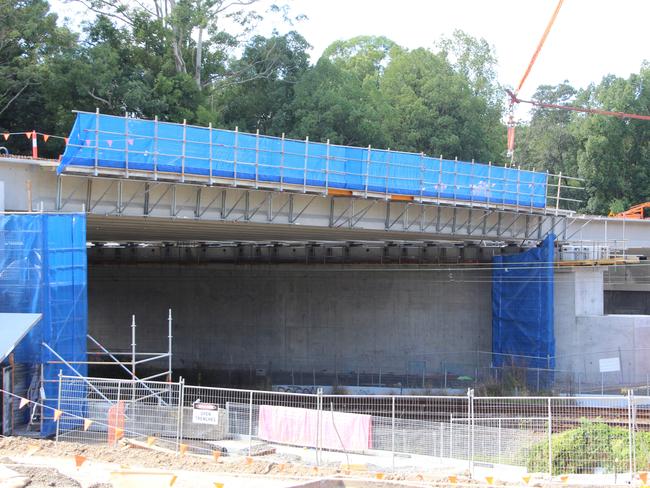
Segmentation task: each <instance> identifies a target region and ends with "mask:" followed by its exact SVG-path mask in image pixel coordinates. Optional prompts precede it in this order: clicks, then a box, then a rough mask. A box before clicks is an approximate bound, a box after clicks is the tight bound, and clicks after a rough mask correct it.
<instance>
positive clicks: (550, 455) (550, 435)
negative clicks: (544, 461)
mask: <svg viewBox="0 0 650 488" xmlns="http://www.w3.org/2000/svg"><path fill="white" fill-rule="evenodd" d="M551 422H552V415H551V397H548V475H549V476H550V477H551V479H552V478H553V426H552V424H551Z"/></svg>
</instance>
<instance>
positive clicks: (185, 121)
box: [181, 119, 187, 182]
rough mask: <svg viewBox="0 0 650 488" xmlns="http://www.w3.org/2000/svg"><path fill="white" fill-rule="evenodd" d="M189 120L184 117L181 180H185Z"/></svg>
mask: <svg viewBox="0 0 650 488" xmlns="http://www.w3.org/2000/svg"><path fill="white" fill-rule="evenodd" d="M186 146H187V120H186V119H183V141H182V143H181V181H182V182H184V181H185V154H186V152H187V147H186Z"/></svg>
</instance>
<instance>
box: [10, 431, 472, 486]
mask: <svg viewBox="0 0 650 488" xmlns="http://www.w3.org/2000/svg"><path fill="white" fill-rule="evenodd" d="M77 455H81V456H84V457H86V458H87V459H89V460H94V461H103V462H108V463H116V464H118V465H121V466H122V467H124V468H134V467H138V468H158V469H165V470H184V471H199V472H202V473H205V472H215V473H233V474H237V475H273V476H275V477H278V476H280V477H287V478H293V477H296V478H324V477H361V478H371V479H377V480H379V479H381V480H382V481H412V482H415V484H416V485H421V484H424V483H426V484H427V485H429V483H431V482H433V483H434V484H436V485H438V486H440V484H441V482H444V481H446V478H444V479H443V478H440V477H438V478H436V477H434V476H432V475H430V474H426V473H423V474H417V473H377V472H371V471H365V470H360V469H359V467H354V466H353V467H352V469H351V470H347V469H342V467H341V466H340V465H337V466H320V467H316V466H309V465H306V464H303V463H298V462H290V461H285V460H283V459H279V458H278V456H274V455H270V456H255V457H252V458H247V457H241V456H237V457H234V456H233V457H230V456H228V457H221V458H220V459H219V460H218V461H215V460H214V459H213V458H211V457H207V456H196V455H192V454H186V455H184V456H179V455H178V454H176V453H171V452H160V451H156V450H152V449H146V448H140V447H134V446H132V445H130V444H128V443H126V442H120V443H119V445H118V446H116V447H111V446H108V445H98V444H95V445H93V444H90V445H87V444H78V443H72V442H61V441H60V442H54V441H49V440H41V439H28V438H23V437H0V464H3V465H5V466H6V467H8V468H9V469H12V470H14V471H16V472H19V473H20V474H24V475H26V476H28V477H29V478H30V479H31V483H30V484H29V485H28V486H29V487H38V488H41V487H43V488H45V487H57V488H58V487H79V486H80V485H79V484H78V483H77V482H75V481H74V480H72V479H70V478H66V477H65V476H63V475H61V474H60V473H57V472H56V471H55V470H53V469H46V468H37V467H29V466H17V465H16V464H15V463H13V461H11V460H10V459H8V457H9V456H11V457H16V456H20V457H31V456H44V457H56V458H67V459H72V458H74V456H77ZM458 481H459V483H460V482H463V481H468V480H466V479H462V477H459V480H458ZM427 482H428V483H427ZM379 483H381V482H379ZM379 483H376V484H375V483H373V486H377V484H379ZM390 485H391V486H394V483H391V484H390ZM429 486H430V485H429ZM101 487H102V485H95V487H94V488H101Z"/></svg>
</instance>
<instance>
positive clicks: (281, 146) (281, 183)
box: [280, 132, 284, 191]
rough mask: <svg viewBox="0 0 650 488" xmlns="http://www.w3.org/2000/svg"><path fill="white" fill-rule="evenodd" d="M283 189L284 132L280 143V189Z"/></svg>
mask: <svg viewBox="0 0 650 488" xmlns="http://www.w3.org/2000/svg"><path fill="white" fill-rule="evenodd" d="M282 190H284V132H283V133H282V140H281V143H280V191H282Z"/></svg>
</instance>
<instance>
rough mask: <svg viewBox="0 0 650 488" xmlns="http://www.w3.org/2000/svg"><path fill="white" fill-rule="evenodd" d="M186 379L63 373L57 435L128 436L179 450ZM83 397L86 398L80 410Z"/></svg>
mask: <svg viewBox="0 0 650 488" xmlns="http://www.w3.org/2000/svg"><path fill="white" fill-rule="evenodd" d="M180 395H181V385H180V383H164V382H154V381H147V382H140V381H137V380H136V381H132V380H119V379H108V378H89V379H82V378H79V377H76V376H75V377H70V376H62V377H61V381H60V392H59V400H58V407H57V408H58V409H60V410H61V411H62V412H64V414H63V415H62V416H61V419H60V420H59V425H58V429H57V439H60V440H67V441H74V442H89V443H107V444H115V443H116V442H118V441H119V440H121V439H122V438H130V439H132V440H135V441H141V442H147V440H148V438H149V437H154V438H155V443H156V444H157V445H158V446H160V447H166V448H169V449H172V450H176V449H177V447H178V443H179V437H178V436H179V432H180V422H181V415H182V412H181V410H180V408H179V406H180V403H181V396H180ZM79 398H85V408H84V413H83V415H79V413H80V409H79V408H78V404H79Z"/></svg>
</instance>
